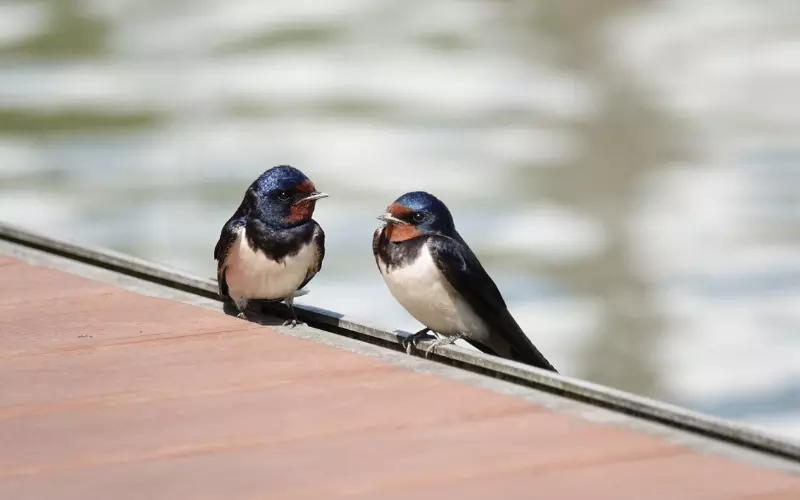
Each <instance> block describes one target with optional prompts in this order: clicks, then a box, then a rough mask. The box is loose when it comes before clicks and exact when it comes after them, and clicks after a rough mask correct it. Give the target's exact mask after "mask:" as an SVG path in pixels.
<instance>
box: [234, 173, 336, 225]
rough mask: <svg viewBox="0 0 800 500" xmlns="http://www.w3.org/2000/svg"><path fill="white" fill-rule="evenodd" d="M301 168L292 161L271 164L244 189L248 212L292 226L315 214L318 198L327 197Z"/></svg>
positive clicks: (244, 203) (269, 221) (273, 222)
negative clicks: (283, 163) (296, 166)
mask: <svg viewBox="0 0 800 500" xmlns="http://www.w3.org/2000/svg"><path fill="white" fill-rule="evenodd" d="M327 197H328V195H327V194H325V193H320V192H319V191H317V188H316V187H315V186H314V183H313V182H311V179H309V178H308V177H306V176H305V174H303V172H301V171H300V170H298V169H296V168H294V167H290V166H289V165H279V166H277V167H272V168H271V169H269V170H267V171H266V172H264V173H263V174H261V175H260V176H258V179H256V180H255V181H253V183H252V184H251V185H250V187H249V188H248V189H247V192H246V193H245V197H244V201H243V202H242V206H243V208H244V209H245V213H246V214H247V215H249V216H251V217H258V218H259V219H261V220H263V221H264V222H267V223H270V224H273V225H278V226H281V225H283V226H291V225H296V224H301V223H303V222H306V221H308V220H309V219H311V217H312V216H313V215H314V208H315V207H316V203H317V200H319V199H320V198H327Z"/></svg>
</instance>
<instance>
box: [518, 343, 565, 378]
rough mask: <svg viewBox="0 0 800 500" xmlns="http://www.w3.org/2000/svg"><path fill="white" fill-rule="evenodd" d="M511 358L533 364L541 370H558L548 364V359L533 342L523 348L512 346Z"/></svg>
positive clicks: (555, 371) (556, 371)
mask: <svg viewBox="0 0 800 500" xmlns="http://www.w3.org/2000/svg"><path fill="white" fill-rule="evenodd" d="M511 359H513V360H514V361H519V362H520V363H525V364H528V365H532V366H535V367H536V368H541V369H542V370H548V371H551V372H554V373H558V370H556V369H555V367H554V366H553V365H552V364H550V362H549V361H547V358H545V357H544V354H542V353H541V352H540V351H539V349H537V348H536V346H534V345H533V344H531V345H530V347H529V348H525V349H524V350H518V349H516V348H514V347H512V348H511Z"/></svg>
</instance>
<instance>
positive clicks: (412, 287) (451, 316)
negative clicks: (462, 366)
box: [378, 245, 488, 340]
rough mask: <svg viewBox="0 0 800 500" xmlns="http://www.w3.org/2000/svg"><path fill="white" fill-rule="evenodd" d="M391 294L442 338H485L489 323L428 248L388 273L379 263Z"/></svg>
mask: <svg viewBox="0 0 800 500" xmlns="http://www.w3.org/2000/svg"><path fill="white" fill-rule="evenodd" d="M378 266H379V267H380V271H381V274H382V275H383V279H384V281H386V285H387V286H388V287H389V291H390V292H391V293H392V295H393V296H394V298H395V299H397V301H398V302H399V303H400V305H402V306H403V307H404V308H405V309H406V310H407V311H408V312H409V314H411V315H412V316H414V318H415V319H416V320H417V321H419V322H420V323H422V324H423V325H425V326H426V327H428V328H430V329H431V330H433V331H434V332H437V333H441V334H443V335H455V334H458V333H462V334H465V335H467V336H469V337H472V338H474V339H476V340H481V339H486V338H487V337H488V329H487V328H486V324H485V323H484V322H483V321H482V320H481V319H480V318H479V317H478V316H477V315H476V314H475V313H474V312H473V311H472V308H471V307H469V305H468V304H467V303H466V302H465V301H464V299H463V298H461V296H460V295H458V293H457V292H456V291H455V290H453V288H452V287H451V286H450V284H449V283H448V282H447V280H446V279H445V278H444V276H443V275H442V273H441V271H439V269H438V268H437V267H436V264H435V263H434V262H433V258H432V257H431V254H430V251H429V250H428V247H427V245H423V246H422V247H421V248H420V252H419V256H418V257H417V259H416V260H415V261H414V262H412V263H411V264H409V265H407V266H405V267H401V268H398V267H395V268H392V269H391V270H388V269H387V267H386V266H385V265H384V264H383V263H382V262H380V259H379V262H378Z"/></svg>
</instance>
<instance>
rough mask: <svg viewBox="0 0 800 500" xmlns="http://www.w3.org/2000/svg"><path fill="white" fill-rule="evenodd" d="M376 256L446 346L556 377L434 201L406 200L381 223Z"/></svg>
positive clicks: (399, 295) (405, 301) (420, 195)
mask: <svg viewBox="0 0 800 500" xmlns="http://www.w3.org/2000/svg"><path fill="white" fill-rule="evenodd" d="M379 218H380V219H381V220H383V221H385V222H386V226H384V227H383V228H379V229H378V230H377V231H375V234H374V237H373V242H372V250H373V254H374V255H375V260H376V262H377V264H378V269H379V270H380V272H381V275H382V276H383V278H384V280H385V281H386V284H387V286H388V287H389V290H390V291H391V292H392V295H394V297H395V298H396V299H397V300H398V301H399V302H400V304H401V305H403V307H405V308H406V310H407V311H408V312H409V313H410V314H411V315H412V316H414V317H415V318H416V319H417V320H418V321H420V322H421V323H423V324H424V325H425V326H426V327H427V328H429V329H430V330H432V331H434V332H436V333H438V334H441V335H443V336H444V339H442V340H438V341H437V344H438V345H441V344H445V343H450V342H452V341H454V340H455V339H457V338H463V339H464V340H465V341H467V342H468V343H470V344H471V345H472V346H474V347H475V348H477V349H479V350H480V351H483V352H485V353H489V354H494V355H496V356H501V357H505V358H508V359H512V360H514V361H519V362H522V363H527V364H530V365H532V366H536V367H538V368H542V369H545V370H550V371H556V370H555V368H554V367H553V365H551V364H550V362H549V361H547V359H546V358H545V357H544V356H543V355H542V353H541V352H539V350H538V349H537V348H536V347H535V346H534V345H533V343H532V342H531V341H530V339H529V338H528V337H527V336H526V335H525V333H524V332H523V331H522V329H521V328H520V327H519V325H518V324H517V322H516V321H515V320H514V318H513V317H512V316H511V313H509V311H508V308H507V307H506V303H505V301H504V300H503V297H502V295H501V294H500V291H499V290H498V289H497V285H495V283H494V281H492V279H491V277H489V275H488V274H487V273H486V271H485V270H484V268H483V266H482V265H481V263H480V262H479V261H478V258H477V257H476V256H475V254H474V253H473V252H472V250H471V249H470V248H469V246H468V245H467V243H466V242H465V241H464V240H463V238H461V236H460V235H459V234H458V231H456V228H455V224H454V222H453V218H452V215H451V214H450V211H449V210H448V209H447V207H446V206H445V205H444V203H442V202H441V201H440V200H439V199H438V198H436V197H435V196H433V195H431V194H428V193H425V192H419V191H418V192H413V193H407V194H405V195H403V196H401V197H400V198H398V200H397V201H396V202H394V203H393V204H392V205H390V206H389V209H388V210H387V213H386V214H384V215H382V216H381V217H379Z"/></svg>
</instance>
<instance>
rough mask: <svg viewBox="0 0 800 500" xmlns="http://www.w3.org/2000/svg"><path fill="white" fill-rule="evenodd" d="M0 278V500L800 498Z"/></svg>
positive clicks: (470, 401)
mask: <svg viewBox="0 0 800 500" xmlns="http://www.w3.org/2000/svg"><path fill="white" fill-rule="evenodd" d="M0 283H2V284H3V286H2V287H0V332H2V334H0V498H9V499H11V498H14V499H25V498H120V499H124V498H137V499H138V498H153V499H159V498H193V499H194V498H226V499H228V498H315V499H316V498H345V497H348V498H401V497H402V498H409V497H412V498H436V499H447V498H488V497H490V496H491V497H498V498H538V497H541V496H544V495H550V496H552V497H556V498H588V497H590V496H591V497H592V498H615V499H625V498H631V499H634V498H635V499H639V498H645V497H646V498H687V499H689V498H752V497H753V496H754V495H758V498H800V478H797V477H794V476H791V475H788V474H784V473H781V472H777V471H773V470H766V469H759V468H755V467H752V466H749V465H745V464H742V463H739V462H735V461H732V460H728V459H725V458H721V457H716V456H710V455H700V454H697V453H695V452H694V451H692V450H689V449H688V448H683V447H680V446H676V445H673V444H669V443H667V442H664V441H661V440H660V439H657V438H655V437H653V436H649V435H643V434H638V433H636V432H633V431H631V430H626V429H621V428H618V427H612V426H603V425H599V424H597V423H591V422H588V421H585V420H582V419H579V418H577V417H574V416H568V415H563V414H558V413H553V412H551V411H548V410H545V409H543V408H541V407H538V406H536V405H534V404H531V403H528V402H526V401H524V400H521V399H517V398H513V397H509V396H504V395H501V394H497V393H494V392H491V391H488V390H483V389H480V388H476V387H473V386H468V385H464V384H460V383H458V382H455V381H452V380H447V379H443V378H439V377H435V376H431V375H428V374H424V373H417V372H412V371H410V370H406V369H403V368H400V367H397V366H394V365H390V364H387V363H384V362H382V361H380V360H378V359H376V358H371V357H366V356H362V355H358V354H355V353H351V352H346V351H343V350H339V349H335V348H332V347H329V346H325V345H322V344H318V343H315V342H312V341H309V340H303V339H299V338H295V337H290V336H285V335H280V334H278V333H276V332H275V331H273V330H272V329H270V328H267V327H263V326H259V325H254V324H251V323H248V322H245V321H241V320H238V319H235V318H232V317H229V316H225V315H222V314H218V313H215V312H213V311H208V310H205V309H201V308H198V307H193V306H190V305H186V304H181V303H177V302H172V301H167V300H163V299H157V298H152V297H145V296H142V295H138V294H135V293H132V292H128V291H124V290H121V289H118V288H115V287H112V286H109V285H106V284H103V283H100V282H96V281H91V280H87V279H84V278H80V277H77V276H73V275H69V274H65V273H61V272H58V271H53V270H48V269H44V268H39V267H33V266H29V265H26V264H23V263H21V262H19V261H15V260H13V259H8V258H5V257H0ZM643 495H645V496H643Z"/></svg>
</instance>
